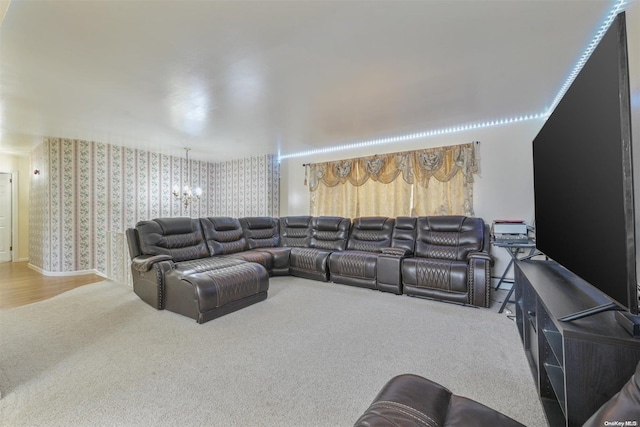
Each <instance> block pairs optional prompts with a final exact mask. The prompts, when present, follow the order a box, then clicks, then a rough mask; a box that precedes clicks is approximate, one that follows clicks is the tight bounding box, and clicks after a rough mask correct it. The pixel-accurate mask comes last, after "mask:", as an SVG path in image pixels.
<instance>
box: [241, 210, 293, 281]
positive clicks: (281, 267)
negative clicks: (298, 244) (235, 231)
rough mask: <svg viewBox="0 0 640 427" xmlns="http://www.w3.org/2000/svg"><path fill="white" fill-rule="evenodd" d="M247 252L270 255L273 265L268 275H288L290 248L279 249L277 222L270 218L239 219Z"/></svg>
mask: <svg viewBox="0 0 640 427" xmlns="http://www.w3.org/2000/svg"><path fill="white" fill-rule="evenodd" d="M240 225H241V226H242V230H243V232H244V237H245V239H246V241H247V246H248V248H249V250H252V251H255V252H266V253H268V254H270V255H271V257H272V259H273V265H272V267H271V270H270V271H269V273H270V274H271V275H272V276H288V275H289V253H290V252H291V248H286V247H280V227H279V221H278V219H276V218H271V217H246V218H240Z"/></svg>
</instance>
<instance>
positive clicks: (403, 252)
mask: <svg viewBox="0 0 640 427" xmlns="http://www.w3.org/2000/svg"><path fill="white" fill-rule="evenodd" d="M381 253H382V254H383V255H392V256H399V257H404V256H407V255H411V251H409V250H408V249H402V248H384V249H382V252H381Z"/></svg>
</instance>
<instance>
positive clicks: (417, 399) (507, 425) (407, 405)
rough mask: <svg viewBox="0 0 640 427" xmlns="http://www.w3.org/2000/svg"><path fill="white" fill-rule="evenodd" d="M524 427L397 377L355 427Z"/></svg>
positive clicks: (418, 380) (436, 387)
mask: <svg viewBox="0 0 640 427" xmlns="http://www.w3.org/2000/svg"><path fill="white" fill-rule="evenodd" d="M405 426H407V427H408V426H415V427H445V426H446V427H524V425H523V424H520V423H519V422H517V421H515V420H513V419H511V418H509V417H507V416H506V415H503V414H501V413H500V412H498V411H495V410H493V409H491V408H489V407H487V406H484V405H482V404H480V403H478V402H476V401H473V400H471V399H467V398H466V397H461V396H456V395H454V394H453V393H451V391H449V390H448V389H446V388H445V387H443V386H441V385H440V384H437V383H434V382H433V381H429V380H428V379H426V378H422V377H420V376H418V375H410V374H405V375H399V376H397V377H394V378H392V379H391V380H390V381H389V382H388V383H387V384H385V386H384V387H383V388H382V390H380V393H378V395H377V396H376V398H375V399H374V401H373V403H372V404H371V406H369V409H367V410H366V411H365V413H364V414H363V415H362V416H361V417H360V418H359V419H358V421H356V424H355V427H405Z"/></svg>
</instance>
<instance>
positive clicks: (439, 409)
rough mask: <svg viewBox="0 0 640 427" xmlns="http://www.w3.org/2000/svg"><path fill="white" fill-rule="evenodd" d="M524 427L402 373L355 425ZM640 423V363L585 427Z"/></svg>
mask: <svg viewBox="0 0 640 427" xmlns="http://www.w3.org/2000/svg"><path fill="white" fill-rule="evenodd" d="M383 426H384V427H408V426H414V427H458V426H459V427H522V424H520V423H519V422H517V421H515V420H513V419H511V418H509V417H507V416H506V415H504V414H501V413H500V412H498V411H496V410H494V409H491V408H489V407H487V406H484V405H482V404H480V403H478V402H475V401H473V400H471V399H467V398H465V397H461V396H456V395H454V394H452V393H451V392H450V391H449V390H447V389H446V388H444V387H443V386H441V385H440V384H437V383H434V382H433V381H429V380H428V379H426V378H422V377H419V376H417V375H409V374H405V375H399V376H397V377H394V378H392V379H391V380H390V381H389V382H388V383H387V384H385V386H384V387H383V388H382V390H380V392H379V393H378V395H377V396H376V398H375V399H374V401H373V403H372V404H371V406H369V408H368V409H367V410H366V411H365V413H364V414H363V415H362V416H361V417H360V418H359V419H358V421H356V423H355V427H383ZM604 426H640V363H638V365H637V367H636V372H635V374H634V375H633V376H631V378H630V379H629V381H627V383H626V384H625V385H624V386H623V387H622V389H621V390H620V391H619V392H618V393H617V394H616V395H615V396H613V397H612V398H611V399H609V401H608V402H607V403H605V404H604V405H602V407H600V409H598V410H597V411H596V413H595V414H593V415H592V416H591V418H589V419H588V420H587V422H586V423H584V424H583V427H604Z"/></svg>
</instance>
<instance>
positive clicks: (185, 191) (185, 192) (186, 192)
mask: <svg viewBox="0 0 640 427" xmlns="http://www.w3.org/2000/svg"><path fill="white" fill-rule="evenodd" d="M189 150H190V148H185V151H186V161H187V168H188V169H187V171H188V174H187V182H191V164H190V163H189ZM173 196H174V197H175V198H176V199H178V200H181V201H182V203H183V204H184V207H185V208H186V207H187V206H189V205H190V204H191V202H195V201H197V200H200V197H201V196H202V189H201V188H200V187H196V188H195V189H191V187H190V186H189V185H188V184H185V185H184V187H183V188H182V193H181V192H180V186H179V185H178V184H176V185H174V186H173Z"/></svg>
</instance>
